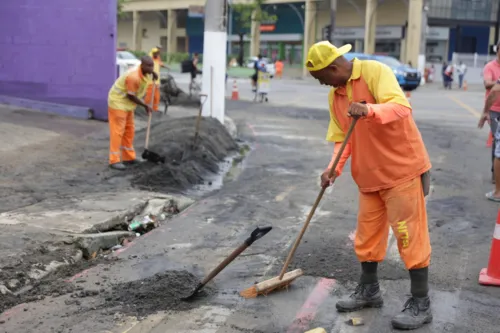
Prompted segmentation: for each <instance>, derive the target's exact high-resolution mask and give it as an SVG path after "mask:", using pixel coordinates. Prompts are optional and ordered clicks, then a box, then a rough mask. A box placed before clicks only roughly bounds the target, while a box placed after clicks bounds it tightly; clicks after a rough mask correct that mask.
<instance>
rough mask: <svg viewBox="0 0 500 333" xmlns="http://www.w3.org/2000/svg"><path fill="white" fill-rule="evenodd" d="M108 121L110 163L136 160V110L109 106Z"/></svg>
mask: <svg viewBox="0 0 500 333" xmlns="http://www.w3.org/2000/svg"><path fill="white" fill-rule="evenodd" d="M108 122H109V164H114V163H119V162H121V161H122V160H123V161H133V160H135V150H134V134H135V126H134V111H123V110H117V109H112V108H108ZM120 157H121V158H120Z"/></svg>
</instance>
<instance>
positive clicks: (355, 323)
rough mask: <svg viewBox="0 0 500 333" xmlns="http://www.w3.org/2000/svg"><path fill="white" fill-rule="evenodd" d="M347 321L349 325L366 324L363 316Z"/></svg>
mask: <svg viewBox="0 0 500 333" xmlns="http://www.w3.org/2000/svg"><path fill="white" fill-rule="evenodd" d="M345 323H346V324H347V325H349V326H362V325H364V324H365V323H364V321H363V318H359V317H356V318H351V319H349V320H348V321H346V322H345Z"/></svg>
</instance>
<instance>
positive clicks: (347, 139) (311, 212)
mask: <svg viewBox="0 0 500 333" xmlns="http://www.w3.org/2000/svg"><path fill="white" fill-rule="evenodd" d="M356 122H357V119H356V118H353V119H352V122H351V126H350V127H349V130H348V131H347V134H346V135H345V139H344V142H342V146H341V147H340V150H339V152H338V153H337V157H335V161H334V162H333V166H332V168H331V169H330V173H329V174H328V176H329V178H332V177H334V172H335V169H336V168H337V165H338V164H339V161H340V157H341V155H342V153H343V152H344V149H345V146H346V145H347V143H348V142H349V138H350V137H351V134H352V131H353V130H354V126H356ZM325 191H326V187H321V191H319V194H318V197H317V198H316V201H315V202H314V205H313V206H312V208H311V211H310V212H309V215H307V219H306V222H305V223H304V226H303V227H302V230H301V231H300V233H299V236H298V237H297V239H296V240H295V243H294V244H293V247H292V249H291V250H290V253H289V254H288V257H287V258H286V261H285V264H284V265H283V268H282V269H281V273H280V275H279V280H281V279H283V276H284V275H285V273H286V270H287V269H288V265H290V262H291V261H292V258H293V255H294V254H295V251H296V250H297V248H298V247H299V244H300V241H301V240H302V236H304V234H305V233H306V230H307V227H308V226H309V223H310V222H311V220H312V218H313V216H314V213H315V212H316V208H318V205H319V203H320V201H321V199H322V198H323V195H324V194H325Z"/></svg>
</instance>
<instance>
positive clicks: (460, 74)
mask: <svg viewBox="0 0 500 333" xmlns="http://www.w3.org/2000/svg"><path fill="white" fill-rule="evenodd" d="M465 73H467V66H466V65H465V64H464V63H463V62H461V61H460V63H459V64H458V66H457V74H458V87H459V88H460V89H462V84H463V83H464V76H465Z"/></svg>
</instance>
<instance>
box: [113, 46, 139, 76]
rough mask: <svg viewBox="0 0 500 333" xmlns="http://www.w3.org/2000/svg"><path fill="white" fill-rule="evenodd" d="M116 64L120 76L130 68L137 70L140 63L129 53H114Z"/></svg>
mask: <svg viewBox="0 0 500 333" xmlns="http://www.w3.org/2000/svg"><path fill="white" fill-rule="evenodd" d="M116 64H117V65H118V66H119V68H120V74H121V73H123V72H125V71H128V70H129V69H132V68H137V66H139V65H140V64H141V61H140V60H139V59H137V57H136V56H135V55H134V54H132V53H131V52H129V51H116Z"/></svg>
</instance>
